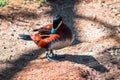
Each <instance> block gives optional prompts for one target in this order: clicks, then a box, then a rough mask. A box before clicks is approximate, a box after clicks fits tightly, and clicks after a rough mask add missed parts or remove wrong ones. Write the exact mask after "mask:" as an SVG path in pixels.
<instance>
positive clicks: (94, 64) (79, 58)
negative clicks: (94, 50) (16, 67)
mask: <svg viewBox="0 0 120 80" xmlns="http://www.w3.org/2000/svg"><path fill="white" fill-rule="evenodd" d="M65 61H70V62H74V63H77V64H84V65H86V66H88V67H90V68H93V69H95V70H96V71H98V72H101V73H104V72H107V71H108V70H107V68H105V67H104V65H101V64H100V63H99V62H98V61H97V60H96V59H95V58H94V57H93V56H90V55H70V54H66V58H65Z"/></svg>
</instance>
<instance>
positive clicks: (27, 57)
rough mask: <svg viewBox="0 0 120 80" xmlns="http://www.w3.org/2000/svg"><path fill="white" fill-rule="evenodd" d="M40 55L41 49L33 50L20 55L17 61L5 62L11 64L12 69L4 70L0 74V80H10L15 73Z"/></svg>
mask: <svg viewBox="0 0 120 80" xmlns="http://www.w3.org/2000/svg"><path fill="white" fill-rule="evenodd" d="M41 54H42V50H41V49H38V50H33V51H29V52H27V53H26V54H23V55H21V56H20V57H19V58H18V59H17V60H14V61H9V62H7V63H9V64H11V65H12V67H10V68H6V69H4V70H2V71H1V72H0V80H11V79H12V77H13V76H14V75H15V74H16V73H18V72H19V71H21V70H22V69H23V68H24V67H25V66H27V65H28V64H29V62H30V61H32V60H34V59H36V58H37V57H38V56H40V55H41Z"/></svg>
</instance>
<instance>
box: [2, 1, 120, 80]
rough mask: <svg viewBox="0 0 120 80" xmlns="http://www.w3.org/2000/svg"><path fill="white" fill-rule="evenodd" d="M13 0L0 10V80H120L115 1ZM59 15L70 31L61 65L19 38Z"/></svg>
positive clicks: (119, 19)
mask: <svg viewBox="0 0 120 80" xmlns="http://www.w3.org/2000/svg"><path fill="white" fill-rule="evenodd" d="M10 1H12V2H11V3H10V4H9V5H8V6H6V7H4V8H1V9H0V44H1V45H0V64H1V65H0V80H120V1H119V0H54V1H51V0H48V1H47V3H46V4H45V5H40V3H39V2H38V1H35V2H33V1H31V2H28V3H27V4H23V0H19V2H17V1H16V0H10ZM56 14H60V15H61V16H62V17H63V20H64V22H65V23H66V24H67V25H68V26H69V27H70V28H71V29H72V31H73V34H74V38H75V39H74V42H73V43H72V45H71V46H69V47H66V48H64V49H60V50H56V51H54V52H55V53H60V54H66V58H65V59H63V60H61V61H60V62H52V61H49V60H47V59H46V58H43V57H44V56H45V54H44V50H41V49H38V48H37V46H36V45H35V43H34V42H32V41H28V40H23V39H21V37H20V36H19V34H28V35H29V34H31V30H32V29H33V28H38V27H41V26H43V25H46V24H48V23H51V22H52V17H53V16H54V15H56Z"/></svg>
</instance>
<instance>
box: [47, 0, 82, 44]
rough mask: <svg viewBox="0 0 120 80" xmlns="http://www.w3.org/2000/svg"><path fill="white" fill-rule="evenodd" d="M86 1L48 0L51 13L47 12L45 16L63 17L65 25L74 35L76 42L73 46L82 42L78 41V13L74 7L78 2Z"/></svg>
mask: <svg viewBox="0 0 120 80" xmlns="http://www.w3.org/2000/svg"><path fill="white" fill-rule="evenodd" d="M82 1H84V0H48V2H49V3H48V4H49V5H50V7H51V9H52V10H50V11H47V12H46V13H45V14H50V15H52V16H55V15H57V14H59V15H61V16H62V17H63V21H64V23H66V24H67V25H68V27H69V28H70V29H71V30H72V32H73V34H74V41H73V43H72V45H76V44H78V43H80V42H81V41H80V40H79V39H78V37H77V36H78V32H77V29H76V27H75V25H74V23H75V21H74V20H75V19H76V16H77V15H76V13H75V11H74V7H75V5H76V4H77V2H82Z"/></svg>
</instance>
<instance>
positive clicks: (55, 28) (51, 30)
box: [30, 15, 74, 61]
mask: <svg viewBox="0 0 120 80" xmlns="http://www.w3.org/2000/svg"><path fill="white" fill-rule="evenodd" d="M33 32H36V33H35V34H31V35H30V38H31V39H32V40H33V41H34V42H35V43H36V45H37V46H38V47H39V48H42V49H45V54H46V57H47V58H48V60H51V61H58V60H59V59H61V58H65V55H64V54H54V53H53V50H58V49H62V48H64V47H67V46H69V45H71V43H72V42H73V39H74V37H73V33H72V30H71V29H70V28H69V27H68V26H67V25H66V24H65V23H64V22H63V18H62V17H61V16H60V15H56V16H53V20H52V23H51V24H47V25H45V26H43V27H41V28H38V29H33Z"/></svg>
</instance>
